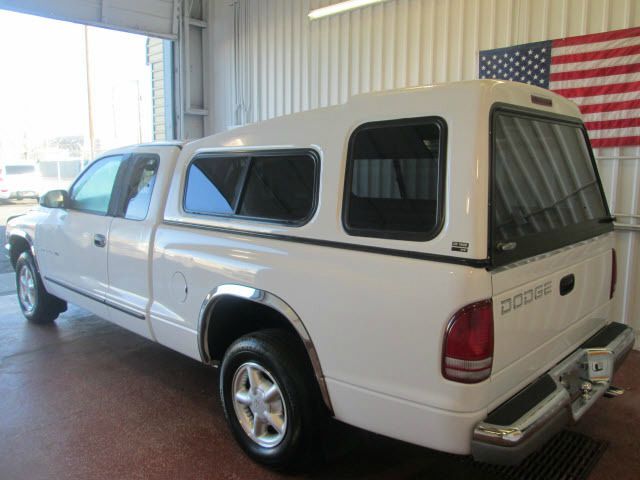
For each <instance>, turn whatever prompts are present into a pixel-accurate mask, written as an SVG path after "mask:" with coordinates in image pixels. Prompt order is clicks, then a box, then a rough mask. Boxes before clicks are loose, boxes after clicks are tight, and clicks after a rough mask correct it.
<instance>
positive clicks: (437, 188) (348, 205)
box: [344, 119, 444, 240]
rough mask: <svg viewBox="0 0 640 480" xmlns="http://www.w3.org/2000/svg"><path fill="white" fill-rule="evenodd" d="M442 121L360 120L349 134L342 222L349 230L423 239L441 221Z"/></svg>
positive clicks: (405, 238)
mask: <svg viewBox="0 0 640 480" xmlns="http://www.w3.org/2000/svg"><path fill="white" fill-rule="evenodd" d="M443 130H444V123H443V122H441V121H439V120H434V119H418V120H410V121H409V120H401V121H397V122H387V123H384V124H371V125H365V126H364V127H361V128H360V129H358V130H357V131H356V132H355V133H354V135H353V136H352V138H351V142H350V146H349V163H348V167H347V168H348V171H347V185H346V198H345V200H346V202H345V212H344V223H345V228H346V230H347V232H348V233H350V234H352V235H360V236H370V237H384V238H396V239H404V240H427V239H429V238H432V237H433V236H435V235H436V234H437V232H438V230H439V227H440V224H441V206H442V203H443V188H442V187H443V184H444V131H443Z"/></svg>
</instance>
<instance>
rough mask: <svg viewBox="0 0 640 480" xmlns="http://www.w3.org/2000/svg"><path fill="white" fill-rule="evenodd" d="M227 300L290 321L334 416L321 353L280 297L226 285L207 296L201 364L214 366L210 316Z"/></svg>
mask: <svg viewBox="0 0 640 480" xmlns="http://www.w3.org/2000/svg"><path fill="white" fill-rule="evenodd" d="M228 297H234V298H240V299H244V300H249V301H251V302H255V303H259V304H261V305H264V306H266V307H269V308H271V309H273V310H275V311H277V312H278V313H280V314H281V315H282V316H283V317H284V318H286V319H287V321H288V322H289V323H290V324H291V326H292V327H293V328H294V329H295V331H296V332H297V333H298V335H299V337H300V339H301V340H302V343H303V345H304V347H305V349H306V351H307V355H309V360H310V361H311V366H312V368H313V372H314V374H315V377H316V381H317V382H318V386H319V387H320V393H321V394H322V400H323V402H324V404H325V406H326V407H327V408H328V409H329V412H331V413H332V414H333V409H332V407H331V400H330V398H329V391H328V389H327V384H326V382H325V380H324V375H323V373H322V367H321V366H320V358H319V357H318V352H317V351H316V348H315V346H314V345H313V342H312V341H311V336H310V335H309V332H308V331H307V329H306V327H305V326H304V324H303V323H302V320H301V319H300V317H299V316H298V314H297V313H296V312H295V311H294V310H293V308H291V307H290V306H289V305H288V304H287V303H286V302H285V301H284V300H282V299H281V298H280V297H278V296H277V295H274V294H272V293H270V292H267V291H265V290H261V289H258V288H253V287H247V286H244V285H236V284H225V285H220V286H218V287H216V288H214V289H213V290H211V291H210V292H209V293H208V294H207V296H206V297H205V299H204V301H203V302H202V306H201V307H200V314H199V316H198V350H199V352H200V358H201V360H202V362H203V363H205V364H207V365H212V364H214V363H215V362H214V361H213V360H212V359H211V356H210V354H209V348H208V345H207V337H208V333H209V325H210V324H211V322H212V321H215V319H214V318H213V317H212V315H211V313H212V312H213V310H214V308H215V306H216V304H217V303H218V302H219V301H220V300H222V299H224V298H228Z"/></svg>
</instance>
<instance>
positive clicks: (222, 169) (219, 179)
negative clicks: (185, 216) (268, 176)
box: [184, 157, 249, 214]
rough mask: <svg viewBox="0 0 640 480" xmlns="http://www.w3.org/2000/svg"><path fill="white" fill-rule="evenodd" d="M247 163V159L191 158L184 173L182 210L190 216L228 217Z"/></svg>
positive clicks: (232, 210) (234, 205)
mask: <svg viewBox="0 0 640 480" xmlns="http://www.w3.org/2000/svg"><path fill="white" fill-rule="evenodd" d="M248 163H249V159H248V158H247V157H202V158H197V159H195V160H194V161H193V162H192V163H191V165H190V166H189V171H188V173H187V183H186V185H185V196H184V209H185V210H186V211H188V212H192V213H203V214H232V213H233V212H234V211H235V208H236V203H237V199H238V196H239V193H240V186H241V185H240V184H241V181H242V180H243V177H244V172H245V170H246V168H247V166H248Z"/></svg>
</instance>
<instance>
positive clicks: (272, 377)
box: [220, 330, 323, 468]
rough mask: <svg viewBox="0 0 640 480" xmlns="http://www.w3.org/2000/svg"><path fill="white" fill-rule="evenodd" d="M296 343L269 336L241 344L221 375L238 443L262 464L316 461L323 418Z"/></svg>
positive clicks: (280, 334)
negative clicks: (317, 437) (316, 440)
mask: <svg viewBox="0 0 640 480" xmlns="http://www.w3.org/2000/svg"><path fill="white" fill-rule="evenodd" d="M301 350H302V349H301V348H300V346H299V341H298V339H297V338H296V337H294V336H293V335H291V334H290V333H288V332H286V331H284V330H263V331H259V332H255V333H252V334H249V335H245V336H244V337H241V338H239V339H238V340H237V341H235V342H234V343H233V344H232V345H231V346H230V347H229V349H228V350H227V352H226V354H225V356H224V360H223V363H222V368H221V372H220V397H221V399H222V404H223V407H224V412H225V415H226V418H227V421H228V422H229V426H230V427H231V431H232V432H233V435H234V437H235V438H236V440H237V441H238V443H239V444H240V446H241V447H242V448H243V449H244V450H245V452H246V453H247V454H248V455H249V456H250V457H251V458H253V459H254V460H256V461H257V462H260V463H263V464H266V465H269V466H271V467H276V468H292V467H300V466H302V465H303V464H304V462H306V461H308V460H310V459H311V457H312V454H313V451H312V450H313V441H314V439H315V437H316V434H317V427H318V426H319V425H320V420H321V418H322V416H323V412H322V409H320V408H317V406H318V398H317V396H316V395H314V392H316V390H317V388H315V385H314V384H313V382H312V380H311V379H310V376H309V372H308V369H307V368H306V359H305V358H304V357H302V356H301V355H304V354H305V353H304V351H301Z"/></svg>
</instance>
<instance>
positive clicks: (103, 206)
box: [69, 155, 122, 215]
mask: <svg viewBox="0 0 640 480" xmlns="http://www.w3.org/2000/svg"><path fill="white" fill-rule="evenodd" d="M121 164H122V155H114V156H111V157H105V158H102V159H99V160H97V161H95V162H94V163H93V164H92V165H91V166H89V168H87V170H85V172H84V173H83V174H82V176H81V177H80V178H78V180H77V181H76V182H75V183H74V184H73V186H72V187H71V190H70V192H69V199H70V208H72V209H74V210H80V211H83V212H89V213H95V214H98V215H106V214H107V212H108V211H109V204H110V203H111V194H112V192H113V186H114V184H115V182H116V178H117V176H118V172H119V171H120V166H121Z"/></svg>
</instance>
